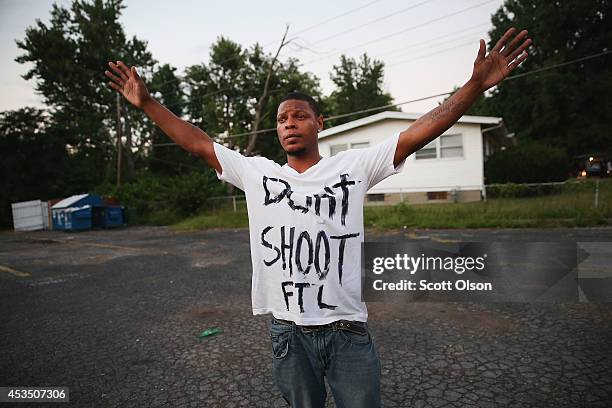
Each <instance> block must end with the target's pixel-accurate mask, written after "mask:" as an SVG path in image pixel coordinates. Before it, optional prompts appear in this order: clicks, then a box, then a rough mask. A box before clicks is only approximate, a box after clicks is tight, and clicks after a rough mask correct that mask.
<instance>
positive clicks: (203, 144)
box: [104, 61, 222, 173]
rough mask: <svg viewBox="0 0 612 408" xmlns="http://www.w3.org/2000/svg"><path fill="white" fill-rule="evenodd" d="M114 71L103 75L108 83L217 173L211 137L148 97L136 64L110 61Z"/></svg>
mask: <svg viewBox="0 0 612 408" xmlns="http://www.w3.org/2000/svg"><path fill="white" fill-rule="evenodd" d="M108 65H109V66H110V67H111V69H112V70H113V72H114V73H113V72H109V71H105V72H104V74H105V75H106V76H107V77H108V78H110V79H111V82H109V83H108V85H109V86H110V87H111V88H113V89H114V90H116V91H117V92H119V93H120V94H121V95H123V96H124V97H125V99H127V100H128V102H130V103H131V104H132V105H134V106H136V107H137V108H139V109H142V110H143V111H144V112H145V113H146V114H147V116H148V117H149V118H151V120H152V121H153V122H155V124H156V125H157V126H159V127H160V128H161V130H163V132H164V133H165V134H166V135H168V136H169V137H170V139H172V140H174V141H175V142H176V143H177V144H178V145H180V146H181V147H182V148H183V149H185V150H187V151H188V152H190V153H193V154H195V155H196V156H199V157H201V158H203V159H204V160H205V161H206V162H207V163H208V165H210V166H211V167H213V168H214V169H215V170H217V171H218V172H219V173H221V172H222V169H221V164H220V163H219V160H217V156H216V154H215V150H214V147H213V140H212V139H211V138H210V137H209V136H208V135H207V134H206V133H205V132H204V131H203V130H201V129H199V128H197V127H196V126H194V125H192V124H191V123H189V122H187V121H184V120H182V119H181V118H179V117H177V116H176V115H175V114H174V113H172V112H170V111H169V110H168V109H167V108H166V107H164V106H163V105H162V104H160V103H159V102H157V101H156V100H155V99H153V98H152V97H151V95H150V94H149V91H148V90H147V87H146V85H145V83H144V81H143V80H142V78H140V75H138V72H137V71H136V67H132V68H128V67H127V65H125V64H124V63H123V62H121V61H117V64H114V63H112V62H109V63H108Z"/></svg>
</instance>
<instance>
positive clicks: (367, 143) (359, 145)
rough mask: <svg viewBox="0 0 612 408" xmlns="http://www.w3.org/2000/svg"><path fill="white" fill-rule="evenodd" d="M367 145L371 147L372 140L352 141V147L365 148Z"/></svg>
mask: <svg viewBox="0 0 612 408" xmlns="http://www.w3.org/2000/svg"><path fill="white" fill-rule="evenodd" d="M366 147H370V142H363V143H351V149H365V148H366Z"/></svg>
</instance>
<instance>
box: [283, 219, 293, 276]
mask: <svg viewBox="0 0 612 408" xmlns="http://www.w3.org/2000/svg"><path fill="white" fill-rule="evenodd" d="M294 233H295V227H291V228H289V243H287V241H286V240H285V226H284V225H283V226H282V227H281V253H282V256H283V270H286V268H287V263H289V276H293V262H291V259H292V257H293V235H294ZM286 249H289V256H288V257H287V256H286V255H285V250H286ZM287 258H289V259H287Z"/></svg>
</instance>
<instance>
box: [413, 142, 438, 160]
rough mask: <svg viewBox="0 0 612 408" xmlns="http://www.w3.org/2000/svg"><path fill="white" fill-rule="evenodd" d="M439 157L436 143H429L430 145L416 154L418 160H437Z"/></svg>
mask: <svg viewBox="0 0 612 408" xmlns="http://www.w3.org/2000/svg"><path fill="white" fill-rule="evenodd" d="M436 157H438V155H437V154H436V141H435V140H434V141H432V142H429V144H427V145H425V146H423V147H422V148H421V149H420V150H417V152H416V153H415V154H414V158H415V159H417V160H421V159H435V158H436Z"/></svg>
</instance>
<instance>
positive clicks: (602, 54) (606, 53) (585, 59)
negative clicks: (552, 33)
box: [506, 50, 612, 79]
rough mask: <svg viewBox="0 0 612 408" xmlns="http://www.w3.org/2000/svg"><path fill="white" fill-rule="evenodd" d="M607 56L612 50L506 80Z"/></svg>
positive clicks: (513, 77)
mask: <svg viewBox="0 0 612 408" xmlns="http://www.w3.org/2000/svg"><path fill="white" fill-rule="evenodd" d="M608 54H612V50H608V51H602V52H600V53H598V54H593V55H587V56H586V57H582V58H578V59H575V60H571V61H567V62H561V63H559V64H555V65H551V66H548V67H542V68H538V69H536V70H533V71H529V72H524V73H522V74H516V75H513V76H510V77H508V78H506V79H515V78H521V77H524V76H527V75H531V74H537V73H538V72H542V71H548V70H549V69H553V68H559V67H564V66H566V65H571V64H576V63H578V62H582V61H587V60H590V59H593V58H597V57H602V56H604V55H608Z"/></svg>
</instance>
